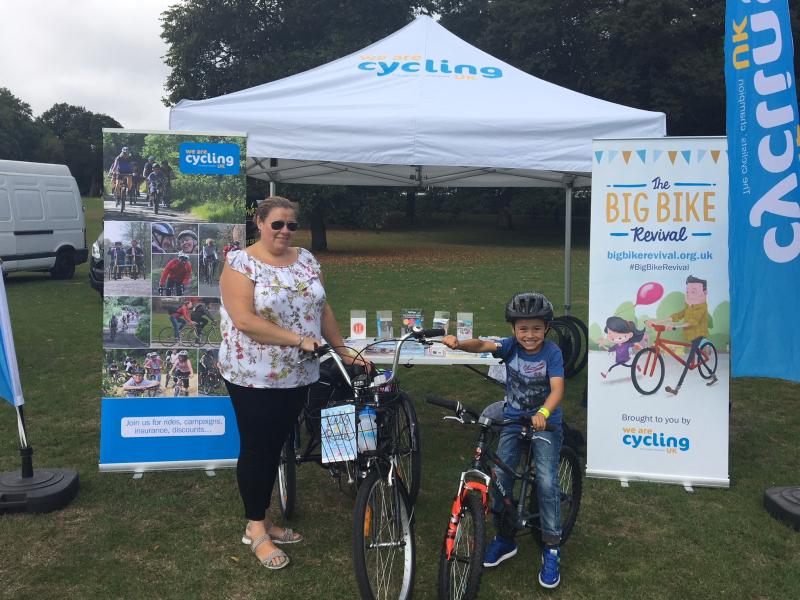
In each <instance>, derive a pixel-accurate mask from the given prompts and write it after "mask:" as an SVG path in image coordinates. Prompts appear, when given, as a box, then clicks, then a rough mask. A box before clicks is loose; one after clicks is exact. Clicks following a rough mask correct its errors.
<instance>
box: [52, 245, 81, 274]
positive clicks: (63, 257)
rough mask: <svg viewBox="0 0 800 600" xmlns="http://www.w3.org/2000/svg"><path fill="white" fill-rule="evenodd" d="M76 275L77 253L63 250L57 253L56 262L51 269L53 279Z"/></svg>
mask: <svg viewBox="0 0 800 600" xmlns="http://www.w3.org/2000/svg"><path fill="white" fill-rule="evenodd" d="M73 275H75V255H74V253H73V252H72V251H69V250H62V251H61V252H59V253H58V254H56V264H54V265H53V268H52V269H50V276H51V277H52V278H53V279H72V276H73Z"/></svg>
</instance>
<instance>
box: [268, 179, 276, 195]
mask: <svg viewBox="0 0 800 600" xmlns="http://www.w3.org/2000/svg"><path fill="white" fill-rule="evenodd" d="M269 195H270V196H274V195H275V182H274V181H270V182H269Z"/></svg>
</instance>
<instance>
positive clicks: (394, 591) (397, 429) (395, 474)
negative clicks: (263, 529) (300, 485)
mask: <svg viewBox="0 0 800 600" xmlns="http://www.w3.org/2000/svg"><path fill="white" fill-rule="evenodd" d="M439 335H444V330H442V329H433V330H426V331H416V332H411V333H408V334H406V335H405V336H403V337H402V338H400V339H399V340H396V342H395V343H396V346H395V355H394V362H393V367H392V370H391V373H390V374H389V373H378V372H377V371H376V370H373V371H372V372H369V371H367V370H366V369H363V368H359V367H350V368H348V367H345V365H344V363H343V362H342V360H341V358H340V357H339V355H338V354H337V353H336V352H335V351H334V350H333V349H332V348H330V347H329V346H323V347H321V348H319V349H317V350H316V351H315V352H314V353H313V355H314V356H316V357H324V356H327V360H326V361H325V362H327V363H330V365H331V369H333V370H331V371H329V372H328V373H327V374H326V375H325V376H324V377H323V376H321V379H320V382H321V383H320V385H321V386H327V387H328V388H329V392H330V393H329V395H327V397H326V395H325V393H324V392H323V393H322V394H320V396H318V397H312V395H311V394H310V395H309V399H308V402H307V403H306V406H305V407H304V409H303V411H302V412H301V417H300V421H299V422H298V426H297V427H296V428H295V430H294V432H293V434H292V435H290V438H289V440H288V441H287V443H286V444H285V445H284V449H283V452H282V455H281V462H280V467H279V469H278V491H279V500H280V507H281V512H282V513H283V514H284V516H287V518H288V516H291V514H292V512H293V510H294V504H295V495H296V479H295V478H296V467H297V465H299V464H302V463H303V462H311V461H314V462H318V463H319V464H320V465H321V466H323V467H325V468H327V469H328V470H329V471H330V473H331V475H332V476H333V477H334V478H336V479H337V481H339V483H340V485H341V484H342V482H343V481H345V482H346V485H347V486H348V489H352V488H355V489H357V493H356V498H355V507H354V511H353V523H354V525H353V535H352V544H353V568H354V571H355V576H356V582H357V584H358V589H359V592H360V594H361V597H362V598H367V599H373V598H386V599H388V598H401V599H406V598H410V597H411V593H412V589H413V584H414V575H415V569H416V565H415V556H416V545H415V541H414V530H413V519H412V516H413V503H412V498H411V497H410V494H409V490H414V491H413V495H414V497H416V494H417V493H418V490H419V476H420V473H421V457H420V454H419V427H418V425H417V422H416V413H415V412H414V410H413V405H412V404H411V402H410V400H409V398H408V396H407V395H406V394H404V393H402V392H401V391H400V390H399V388H398V387H397V385H396V381H395V380H396V376H395V375H396V373H397V366H398V362H399V358H400V350H401V348H402V345H403V343H404V342H406V341H407V340H409V339H411V338H414V339H416V340H417V341H419V342H421V343H423V344H428V343H430V342H428V341H427V338H428V337H433V336H439ZM323 364H324V363H323ZM321 371H322V369H321ZM334 374H336V375H334ZM312 388H313V386H312ZM320 391H321V390H320V389H319V387H318V388H317V390H316V392H317V393H319V392H320ZM320 399H322V403H320V402H318V401H319V400H320ZM339 406H343V407H345V408H347V407H348V406H351V407H352V411H350V413H349V414H350V415H351V416H350V417H346V416H345V417H342V416H341V415H329V413H327V412H325V411H323V409H325V408H332V407H339ZM368 409H369V411H371V412H372V414H373V415H374V421H372V422H373V423H374V427H373V426H370V427H369V428H367V427H366V426H365V425H364V423H367V422H370V421H369V420H366V421H364V420H360V422H359V425H358V427H356V426H355V423H354V419H355V414H361V412H362V411H364V412H365V413H366V412H367V410H368ZM303 423H305V429H306V430H307V432H308V434H309V436H310V439H309V441H308V444H307V446H306V448H305V450H304V451H301V450H300V449H301V445H300V432H301V427H300V425H301V424H303ZM358 436H365V437H367V438H370V439H374V449H363V448H359V449H358V451H357V453H356V454H355V457H354V458H342V459H341V460H338V461H334V462H329V463H322V453H321V452H320V453H316V451H317V450H320V449H322V445H323V444H326V445H327V447H328V449H330V450H331V451H333V452H334V455H336V452H337V451H338V452H339V455H340V456H342V457H345V456H346V457H350V456H352V454H351V453H350V451H351V450H353V449H354V447H353V446H354V444H355V443H356V439H357V437H358Z"/></svg>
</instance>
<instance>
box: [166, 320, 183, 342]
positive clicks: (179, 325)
mask: <svg viewBox="0 0 800 600" xmlns="http://www.w3.org/2000/svg"><path fill="white" fill-rule="evenodd" d="M169 320H170V321H171V322H172V329H173V330H174V331H175V339H176V340H177V339H178V336H180V333H181V329H183V326H184V325H186V319H184V318H183V317H173V316H172V315H170V316H169Z"/></svg>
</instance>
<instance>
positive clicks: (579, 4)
mask: <svg viewBox="0 0 800 600" xmlns="http://www.w3.org/2000/svg"><path fill="white" fill-rule="evenodd" d="M438 6H439V7H440V10H441V13H442V19H441V23H442V25H444V26H445V27H447V28H449V29H451V30H452V31H453V32H454V33H455V34H456V35H459V36H461V37H463V38H464V39H465V40H467V41H468V42H470V43H472V44H474V45H476V46H478V47H480V48H482V49H483V50H485V51H487V52H489V53H491V54H493V55H495V56H496V57H497V58H500V59H501V60H504V61H507V62H509V63H510V64H512V65H514V66H515V67H518V68H520V69H522V70H523V71H526V72H527V73H530V74H532V75H535V76H536V77H540V78H542V79H545V80H547V81H550V82H552V83H555V84H557V85H561V86H563V87H567V88H570V89H572V90H575V91H578V92H581V93H585V94H589V95H592V96H595V97H598V98H602V99H604V100H608V101H611V102H616V103H620V104H626V105H629V106H634V107H637V108H642V109H646V110H655V111H662V112H664V113H666V115H667V123H668V126H669V132H670V134H674V135H686V134H693V135H698V134H724V132H725V83H724V62H723V36H724V12H725V3H724V2H723V0H661V1H659V2H652V1H651V0H537V2H527V1H525V0H491V1H489V0H439V2H438Z"/></svg>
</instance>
